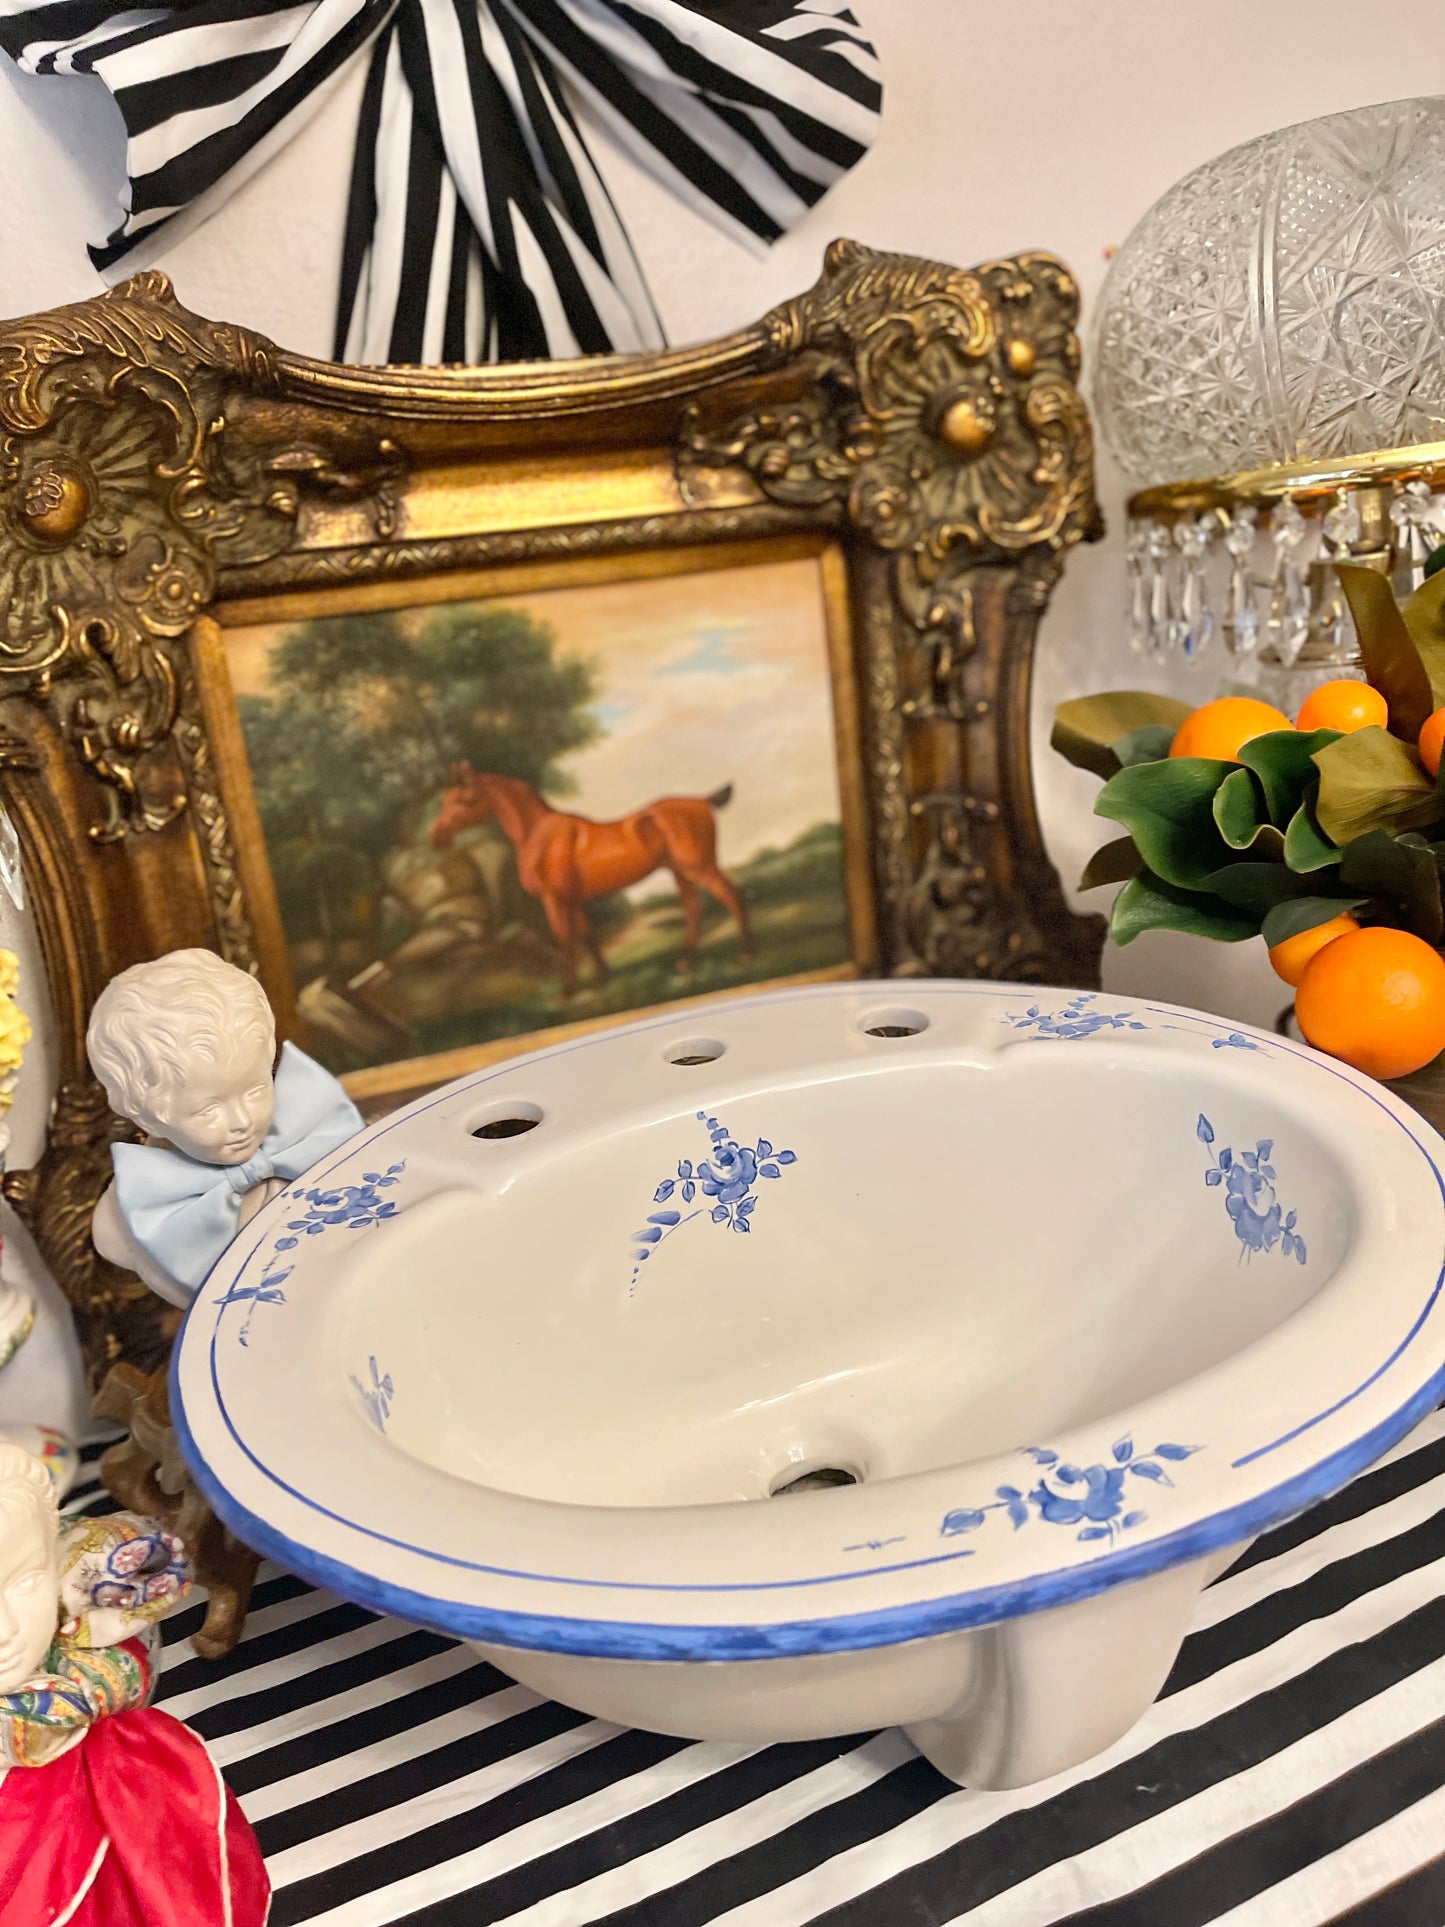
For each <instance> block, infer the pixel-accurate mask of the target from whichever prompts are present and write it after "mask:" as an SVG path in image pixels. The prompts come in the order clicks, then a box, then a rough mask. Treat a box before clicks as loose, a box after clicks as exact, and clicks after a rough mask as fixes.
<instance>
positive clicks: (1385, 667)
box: [1334, 562, 1436, 743]
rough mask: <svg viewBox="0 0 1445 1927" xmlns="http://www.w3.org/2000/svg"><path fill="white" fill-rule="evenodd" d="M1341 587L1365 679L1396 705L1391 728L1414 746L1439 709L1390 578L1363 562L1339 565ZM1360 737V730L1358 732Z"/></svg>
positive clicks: (1338, 563)
mask: <svg viewBox="0 0 1445 1927" xmlns="http://www.w3.org/2000/svg"><path fill="white" fill-rule="evenodd" d="M1334 566H1335V568H1336V570H1337V572H1338V574H1339V578H1340V585H1341V587H1342V588H1343V589H1344V592H1345V600H1346V601H1347V602H1348V603H1349V605H1350V614H1351V615H1352V616H1353V617H1354V619H1355V634H1356V635H1357V636H1358V637H1359V640H1360V654H1361V655H1362V656H1363V657H1364V660H1365V675H1366V676H1367V678H1368V679H1369V681H1370V683H1371V685H1372V687H1374V688H1375V689H1378V690H1379V692H1380V694H1381V695H1382V696H1383V697H1384V698H1385V701H1386V702H1387V703H1388V704H1389V705H1390V728H1391V730H1392V731H1393V733H1394V734H1395V735H1396V736H1400V737H1403V738H1404V739H1405V740H1406V741H1407V742H1411V743H1413V742H1414V741H1415V739H1416V737H1417V736H1418V735H1419V734H1420V726H1421V724H1422V723H1423V722H1424V721H1425V718H1426V717H1427V716H1428V715H1429V714H1430V712H1431V710H1432V709H1434V708H1435V706H1436V703H1435V698H1434V696H1433V694H1432V691H1431V686H1430V678H1429V676H1428V674H1427V673H1426V669H1425V664H1424V663H1423V662H1422V661H1421V659H1420V652H1419V650H1418V648H1417V647H1416V645H1415V641H1414V638H1413V637H1412V635H1411V633H1410V629H1409V627H1408V625H1407V624H1406V621H1405V618H1404V616H1403V614H1402V613H1401V610H1400V605H1399V604H1398V603H1397V602H1396V600H1395V597H1394V593H1393V591H1392V590H1391V588H1390V584H1389V582H1388V580H1387V579H1386V577H1384V576H1382V575H1381V574H1380V573H1379V571H1378V570H1377V569H1367V568H1365V567H1363V566H1362V565H1361V564H1360V563H1358V562H1337V563H1336V564H1335V565H1334ZM1355 733H1356V734H1359V733H1360V732H1359V731H1356V732H1355Z"/></svg>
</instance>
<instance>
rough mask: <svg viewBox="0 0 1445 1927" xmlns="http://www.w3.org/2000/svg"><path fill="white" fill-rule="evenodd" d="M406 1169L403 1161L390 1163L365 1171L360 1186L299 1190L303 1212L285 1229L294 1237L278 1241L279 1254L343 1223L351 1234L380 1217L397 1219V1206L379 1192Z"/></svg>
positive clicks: (340, 1185) (397, 1178) (350, 1185)
mask: <svg viewBox="0 0 1445 1927" xmlns="http://www.w3.org/2000/svg"><path fill="white" fill-rule="evenodd" d="M405 1169H406V1160H405V1159H404V1158H403V1159H402V1161H401V1163H400V1164H389V1165H388V1166H387V1167H386V1169H385V1170H384V1171H367V1172H365V1173H364V1174H363V1179H362V1182H361V1183H360V1184H338V1185H334V1186H332V1187H331V1188H329V1189H323V1188H318V1189H316V1190H313V1191H299V1192H297V1193H295V1195H296V1196H297V1197H299V1198H302V1199H304V1200H305V1203H306V1210H305V1212H304V1213H303V1214H302V1216H301V1217H299V1218H292V1219H290V1220H289V1222H288V1223H287V1226H286V1229H287V1230H288V1231H294V1232H295V1233H296V1236H295V1237H294V1238H278V1239H277V1240H276V1249H277V1250H278V1251H292V1250H294V1249H295V1247H296V1246H297V1245H298V1244H299V1243H300V1242H301V1240H302V1238H315V1237H319V1236H320V1234H321V1233H322V1232H323V1231H329V1230H330V1229H331V1228H332V1226H333V1225H338V1224H344V1225H345V1226H346V1227H347V1229H348V1230H350V1231H365V1230H366V1229H367V1227H368V1226H369V1225H373V1224H380V1222H381V1220H382V1219H383V1218H394V1217H395V1216H396V1205H395V1204H394V1203H393V1202H392V1200H391V1199H390V1198H383V1197H382V1196H381V1193H382V1192H383V1191H385V1190H387V1189H389V1187H390V1186H392V1185H394V1184H395V1183H397V1181H398V1180H399V1179H400V1177H401V1174H402V1172H403V1171H404V1170H405Z"/></svg>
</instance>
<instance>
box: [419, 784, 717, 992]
mask: <svg viewBox="0 0 1445 1927" xmlns="http://www.w3.org/2000/svg"><path fill="white" fill-rule="evenodd" d="M731 796H732V785H731V784H728V785H727V787H726V788H724V789H720V790H718V791H717V792H716V794H715V795H712V796H667V797H663V798H662V799H661V800H660V801H659V802H656V803H649V804H648V806H647V808H646V809H644V810H636V811H634V812H633V814H632V815H631V816H624V817H623V818H621V820H620V821H618V822H616V823H594V822H592V821H591V819H590V818H589V817H585V816H569V815H567V814H566V813H565V812H564V811H562V810H554V809H553V808H552V806H551V805H550V804H549V803H546V802H544V801H543V800H542V798H541V797H540V796H539V795H538V794H537V792H536V790H534V789H533V787H532V785H531V784H530V783H524V782H523V781H522V780H521V778H520V777H516V776H485V775H481V774H479V773H478V772H477V771H476V770H474V769H473V768H472V766H471V764H470V763H453V765H452V767H451V772H450V782H449V785H448V787H447V789H446V790H445V791H444V792H443V795H442V805H441V810H440V812H439V814H438V816H437V820H436V822H435V823H434V824H433V825H432V830H431V840H432V842H433V843H434V844H435V845H436V847H437V848H438V849H441V850H444V849H445V848H446V847H447V845H448V844H449V843H450V842H451V841H452V839H453V837H455V836H456V835H457V833H458V831H460V830H465V829H468V828H470V826H471V825H472V824H473V823H480V822H483V821H484V820H485V819H486V818H488V817H495V818H496V820H497V822H498V823H499V824H500V825H501V828H502V832H503V834H504V835H505V836H506V838H507V841H508V842H509V843H510V844H511V846H512V848H513V850H514V851H515V852H516V856H517V874H518V876H519V878H520V879H521V883H522V888H523V889H524V890H526V891H527V892H528V893H529V894H530V895H532V896H534V897H536V898H537V900H538V901H539V902H540V903H541V905H542V908H543V910H545V912H546V913H547V922H548V923H549V924H550V925H551V927H552V934H553V936H554V937H555V938H556V939H557V942H558V944H559V946H560V947H561V951H562V994H563V996H564V997H570V996H571V995H572V993H573V991H574V990H575V989H576V987H577V953H578V949H579V947H582V948H585V949H586V950H587V952H588V954H589V955H590V956H591V958H592V961H593V964H594V965H595V967H596V970H597V975H598V978H599V979H605V978H606V977H607V976H608V974H609V972H608V969H607V965H606V963H605V962H604V961H603V958H602V952H601V949H600V948H599V946H598V942H597V933H596V931H595V930H594V929H593V927H592V920H591V918H590V917H589V916H588V915H587V912H586V911H585V910H584V909H583V907H582V906H583V905H584V904H585V903H587V902H589V901H590V900H591V899H592V898H593V897H605V896H609V895H610V894H611V893H612V892H613V891H614V890H626V889H627V888H629V887H630V885H632V884H634V883H640V882H641V881H642V879H643V878H644V877H646V876H651V874H652V872H653V871H654V870H658V869H669V870H671V871H672V874H673V876H674V877H675V878H676V879H677V894H678V896H679V897H680V898H681V899H682V915H683V925H684V940H683V954H682V956H681V957H680V958H679V959H678V964H677V968H678V970H679V972H686V971H689V970H691V968H692V964H693V958H694V957H695V955H696V953H697V941H698V932H699V929H700V926H701V921H702V899H701V897H700V896H699V895H698V892H699V891H700V890H706V891H707V892H708V894H709V895H710V896H713V897H716V899H717V901H718V902H719V903H720V904H721V905H722V906H723V908H724V909H725V910H727V911H729V912H730V913H731V915H732V916H733V918H734V919H735V920H736V922H737V926H738V954H739V956H740V957H741V959H742V961H743V962H744V963H747V962H750V961H751V958H752V954H753V940H752V931H751V930H750V928H749V926H748V913H747V906H746V905H745V904H744V902H743V900H742V898H741V896H739V894H738V892H737V890H736V889H735V888H734V886H733V884H732V882H731V880H730V879H729V878H728V877H727V876H725V875H724V874H723V872H722V871H721V870H720V869H719V868H718V861H717V824H716V823H715V822H714V820H713V813H714V811H716V810H720V809H722V807H723V806H724V804H726V803H727V802H728V801H729V800H730V798H731Z"/></svg>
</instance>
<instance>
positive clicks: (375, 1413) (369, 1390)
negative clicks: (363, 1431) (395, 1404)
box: [351, 1358, 396, 1432]
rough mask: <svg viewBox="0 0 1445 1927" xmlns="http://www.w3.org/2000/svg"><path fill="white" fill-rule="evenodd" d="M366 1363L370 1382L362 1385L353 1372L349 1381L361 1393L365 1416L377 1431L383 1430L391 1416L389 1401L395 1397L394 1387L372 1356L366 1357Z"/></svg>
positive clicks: (388, 1375) (389, 1376)
mask: <svg viewBox="0 0 1445 1927" xmlns="http://www.w3.org/2000/svg"><path fill="white" fill-rule="evenodd" d="M366 1364H367V1370H368V1371H369V1372H370V1374H371V1383H370V1384H369V1385H363V1384H362V1382H361V1380H360V1379H359V1378H358V1377H357V1376H356V1374H355V1372H353V1373H352V1374H351V1382H352V1384H353V1385H354V1386H355V1387H356V1389H357V1391H358V1392H360V1394H361V1402H362V1404H363V1405H364V1406H365V1407H366V1416H367V1417H368V1418H369V1419H370V1420H371V1422H372V1424H373V1425H374V1426H375V1427H376V1429H377V1431H378V1432H384V1431H385V1430H386V1421H387V1420H388V1419H389V1418H390V1417H391V1401H392V1400H393V1399H394V1398H395V1397H396V1387H395V1386H394V1385H393V1384H392V1382H391V1375H390V1373H387V1374H385V1375H383V1374H382V1373H381V1372H380V1371H378V1369H377V1364H376V1360H375V1359H374V1358H368V1359H367V1361H366Z"/></svg>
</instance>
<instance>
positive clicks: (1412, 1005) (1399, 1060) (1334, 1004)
mask: <svg viewBox="0 0 1445 1927" xmlns="http://www.w3.org/2000/svg"><path fill="white" fill-rule="evenodd" d="M1294 1014H1295V1018H1296V1020H1297V1021H1298V1023H1299V1027H1300V1029H1301V1030H1302V1031H1303V1032H1304V1034H1305V1037H1306V1039H1307V1040H1308V1042H1310V1043H1311V1044H1313V1045H1314V1047H1315V1049H1316V1050H1323V1051H1328V1052H1329V1054H1330V1055H1331V1057H1340V1058H1343V1059H1344V1061H1345V1063H1347V1064H1353V1065H1354V1067H1355V1069H1356V1070H1358V1071H1364V1072H1366V1073H1367V1074H1368V1075H1369V1076H1371V1077H1408V1076H1409V1074H1410V1072H1411V1071H1418V1070H1419V1069H1420V1068H1421V1067H1422V1066H1423V1065H1425V1064H1428V1063H1429V1062H1430V1060H1431V1058H1432V1057H1438V1056H1439V1054H1440V1052H1441V1051H1442V1050H1445V957H1442V956H1441V955H1440V952H1439V951H1438V950H1434V949H1432V948H1431V947H1430V945H1429V944H1428V943H1425V942H1423V941H1422V939H1421V938H1419V937H1412V936H1411V935H1410V933H1409V932H1408V931H1407V930H1387V929H1385V928H1384V927H1383V926H1377V927H1375V928H1373V929H1369V930H1353V931H1350V932H1348V933H1347V934H1346V935H1345V936H1343V937H1336V939H1335V940H1334V942H1333V943H1327V944H1326V945H1325V946H1324V948H1323V949H1322V950H1318V951H1316V953H1315V955H1314V956H1313V957H1312V958H1311V959H1310V961H1309V963H1308V964H1307V965H1306V967H1305V973H1304V975H1303V977H1301V978H1300V981H1299V988H1298V990H1297V991H1296V993H1295V1005H1294Z"/></svg>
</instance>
